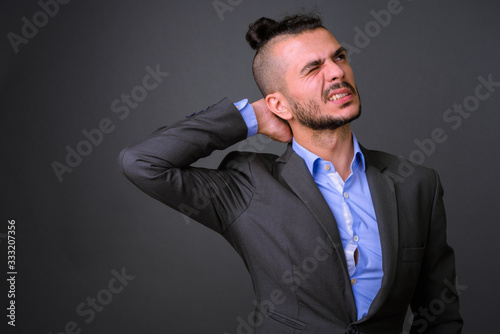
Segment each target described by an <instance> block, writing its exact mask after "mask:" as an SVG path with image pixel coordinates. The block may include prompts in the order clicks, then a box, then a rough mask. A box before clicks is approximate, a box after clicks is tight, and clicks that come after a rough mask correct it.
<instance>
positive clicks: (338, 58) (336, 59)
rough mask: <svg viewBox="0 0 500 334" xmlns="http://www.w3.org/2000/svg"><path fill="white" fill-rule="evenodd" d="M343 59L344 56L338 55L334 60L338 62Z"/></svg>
mask: <svg viewBox="0 0 500 334" xmlns="http://www.w3.org/2000/svg"><path fill="white" fill-rule="evenodd" d="M344 59H345V54H341V55H338V56H337V58H335V61H340V60H344Z"/></svg>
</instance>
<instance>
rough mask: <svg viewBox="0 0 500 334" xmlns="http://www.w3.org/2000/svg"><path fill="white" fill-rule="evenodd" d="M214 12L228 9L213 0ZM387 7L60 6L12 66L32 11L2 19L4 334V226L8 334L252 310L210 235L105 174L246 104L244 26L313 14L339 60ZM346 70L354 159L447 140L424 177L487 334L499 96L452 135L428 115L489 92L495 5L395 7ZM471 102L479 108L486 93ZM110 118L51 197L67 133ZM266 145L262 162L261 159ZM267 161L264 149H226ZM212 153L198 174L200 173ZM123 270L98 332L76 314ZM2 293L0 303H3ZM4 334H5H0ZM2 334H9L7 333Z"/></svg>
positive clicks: (175, 323)
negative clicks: (142, 146)
mask: <svg viewBox="0 0 500 334" xmlns="http://www.w3.org/2000/svg"><path fill="white" fill-rule="evenodd" d="M222 2H224V3H226V4H227V3H228V0H222ZM388 2H389V1H370V2H368V1H350V2H347V1H326V0H324V1H315V2H314V1H284V0H282V1H263V0H253V1H250V0H243V1H236V0H232V3H233V4H235V5H230V6H231V9H232V11H229V10H228V11H226V12H224V13H223V14H222V16H219V15H218V13H217V11H216V10H215V8H214V5H213V3H212V1H211V0H207V1H186V2H182V3H181V2H180V1H178V2H175V3H174V2H172V1H170V2H167V1H159V0H156V1H154V0H147V1H130V0H127V1H124V0H121V1H106V2H103V1H97V0H89V1H71V2H69V3H68V4H65V5H60V8H59V12H58V13H57V14H56V15H55V16H54V17H52V18H50V19H49V20H48V23H47V24H46V25H45V26H43V27H41V28H39V31H38V33H37V34H36V36H34V37H33V38H30V39H29V42H28V43H27V44H22V45H20V46H19V52H18V53H15V52H14V50H13V48H12V46H11V44H10V42H9V40H8V38H7V34H8V33H9V32H13V33H16V34H21V27H22V25H23V22H22V21H21V18H22V17H23V16H25V17H27V18H28V19H29V20H30V21H31V22H32V21H33V20H32V17H33V15H34V14H35V13H36V12H38V11H40V10H41V8H40V6H39V5H38V4H37V2H36V1H34V0H33V1H13V0H9V1H3V2H2V3H1V5H0V13H1V14H0V15H1V18H0V28H1V43H0V47H1V51H0V52H1V54H0V56H1V59H2V67H1V69H0V71H1V72H0V75H1V83H0V84H1V92H2V103H1V109H2V113H1V115H2V121H1V125H0V126H1V133H2V146H1V147H2V148H1V153H2V154H1V156H2V163H1V167H0V168H1V174H2V183H1V189H2V190H1V196H2V198H1V202H2V210H1V214H2V220H1V221H0V242H1V243H0V250H1V254H2V255H1V257H0V259H1V261H2V264H1V265H0V267H1V268H2V269H1V273H0V277H2V279H1V282H2V283H1V284H0V288H2V290H1V291H0V296H1V297H0V302H1V303H2V304H1V307H0V309H1V310H4V311H1V313H2V314H0V319H1V322H2V323H1V325H0V326H1V327H0V328H3V327H4V326H5V325H6V317H5V315H4V314H3V312H6V311H5V308H6V303H7V298H6V285H5V275H6V274H5V273H6V271H7V270H6V266H5V262H6V253H7V250H6V239H5V233H6V231H7V220H8V219H15V220H16V226H17V235H16V237H17V271H18V277H17V294H16V303H17V326H16V330H17V332H18V333H33V332H35V330H36V332H37V333H49V332H52V333H54V334H55V333H59V332H63V331H64V327H65V325H66V323H68V322H69V321H74V322H75V323H77V324H78V326H79V328H80V329H81V331H82V333H148V332H151V333H221V334H222V333H225V332H227V333H231V334H232V333H236V332H237V326H238V322H237V318H238V317H240V316H241V317H242V318H245V319H246V318H247V316H248V314H249V313H250V312H251V310H252V301H253V298H254V297H253V294H252V286H251V282H250V279H249V277H248V274H247V273H246V270H245V268H244V265H243V263H242V261H240V259H239V258H238V257H237V255H236V253H235V252H234V251H233V250H232V248H231V247H230V246H229V245H228V244H227V243H226V242H225V241H224V240H223V238H222V237H220V236H219V235H217V234H215V233H213V232H211V231H209V230H208V229H206V228H205V227H203V226H200V225H197V224H196V223H194V222H189V221H188V220H186V219H184V218H183V216H181V215H180V214H179V213H177V212H175V211H173V210H171V209H169V208H167V207H165V206H163V205H162V204H160V203H159V202H156V201H155V200H153V199H151V198H149V197H147V196H146V195H145V194H143V193H141V192H140V191H139V190H138V189H136V188H135V187H134V186H133V185H132V184H131V183H129V182H128V181H127V180H126V179H125V178H124V177H123V176H122V175H121V174H120V172H119V169H118V165H117V157H118V154H119V152H120V151H121V149H122V148H124V147H125V146H128V145H130V144H132V143H134V142H136V141H138V140H140V139H141V138H143V137H144V136H146V135H147V134H149V133H150V132H151V131H153V130H154V129H156V128H158V127H160V126H162V125H166V124H169V123H172V122H174V121H177V120H179V119H181V118H183V117H184V115H187V114H190V113H192V112H194V111H197V110H200V109H202V108H204V107H206V106H207V105H209V104H212V103H215V102H217V101H219V100H220V99H221V98H223V97H224V96H227V97H229V98H231V99H233V101H237V100H239V99H242V98H245V97H246V98H249V99H250V100H255V99H258V98H260V96H259V93H258V90H257V87H256V85H255V84H254V82H253V79H252V75H251V66H250V65H251V60H252V58H253V51H252V50H251V49H250V48H249V47H248V45H247V44H246V42H245V40H244V34H245V32H246V29H247V26H248V24H249V23H250V22H252V21H254V20H255V19H257V18H259V17H261V16H270V17H274V18H276V17H281V16H283V15H286V14H290V13H294V12H296V11H297V10H300V9H301V8H302V7H305V8H306V9H310V8H315V7H316V8H317V9H318V11H319V13H320V14H321V16H322V17H323V19H324V22H325V25H326V26H327V28H329V29H330V30H331V31H332V32H333V34H334V35H335V36H336V38H337V39H338V40H339V41H340V42H345V43H348V44H351V45H354V39H355V35H356V32H355V30H354V28H355V27H359V28H360V29H362V30H364V29H365V25H366V24H367V23H369V22H370V21H373V20H374V18H373V16H372V15H371V14H370V11H372V10H374V11H376V12H378V11H380V10H382V9H386V8H387V4H388ZM401 6H402V8H403V10H402V11H401V12H400V13H399V14H397V15H393V16H392V18H391V22H390V23H389V24H388V25H387V26H386V27H383V28H381V30H380V31H379V32H378V33H377V34H376V35H375V36H374V37H372V38H371V39H370V42H369V43H368V45H366V46H365V47H363V48H361V50H360V53H359V54H353V55H352V57H351V64H352V67H353V69H354V73H355V78H356V83H357V85H358V88H359V90H360V93H361V96H362V100H363V115H362V117H361V118H360V119H359V120H357V121H356V122H355V123H354V124H353V128H354V131H355V133H356V135H357V137H358V139H359V140H360V142H362V143H363V144H364V145H365V146H367V147H369V148H373V149H381V150H385V151H388V152H391V153H394V154H397V155H402V156H404V157H406V158H408V157H409V156H410V154H412V152H414V151H415V150H416V149H418V147H417V146H416V144H415V142H414V141H415V140H416V139H417V140H423V139H425V138H429V137H430V134H431V132H432V131H433V129H435V128H442V129H443V130H444V132H445V133H446V135H447V140H446V142H444V143H441V144H437V145H436V149H435V152H433V153H432V154H430V155H429V156H425V161H424V164H425V165H427V166H430V167H433V168H436V169H437V170H438V172H439V173H440V175H441V178H442V182H443V185H444V188H445V203H446V205H447V213H448V222H449V227H448V236H449V242H450V244H452V245H453V246H454V248H455V251H456V256H457V271H458V282H459V284H460V285H466V286H467V289H466V290H465V291H463V292H462V296H461V310H462V315H463V317H464V320H465V323H466V325H465V332H466V333H480V332H484V331H487V330H491V329H492V328H494V327H493V323H496V317H497V311H498V306H497V303H498V300H499V297H500V296H499V292H498V289H499V288H498V283H497V282H498V277H499V269H498V260H497V256H495V255H498V251H499V248H498V246H497V239H498V232H499V227H498V225H497V223H498V214H497V211H498V210H497V207H498V204H497V202H498V197H499V196H498V192H497V189H498V186H499V176H498V174H497V168H498V167H497V166H498V153H497V152H498V149H497V145H498V143H499V135H498V131H497V127H498V126H499V125H500V122H499V121H500V117H499V111H500V110H499V109H500V108H499V102H500V87H499V88H497V89H496V91H495V92H493V93H491V96H490V97H489V98H488V99H486V100H484V101H481V102H480V105H479V106H478V108H477V109H476V110H475V111H473V112H472V113H471V115H470V117H469V118H467V119H463V122H462V123H461V125H460V127H458V128H457V129H456V130H453V129H452V128H451V127H450V125H451V124H450V123H446V122H445V121H444V120H443V114H444V113H445V111H446V110H447V109H448V108H451V107H453V104H455V103H456V104H461V103H463V102H464V100H465V99H466V98H467V97H468V96H470V95H473V94H474V91H475V88H476V86H477V85H478V84H479V81H478V77H479V76H483V77H485V78H487V77H488V75H492V78H493V81H496V82H498V81H500V71H499V70H500V65H499V61H498V60H499V55H500V52H499V51H500V47H499V43H498V33H499V32H500V20H499V19H498V13H499V9H500V5H499V4H498V2H495V1H493V0H491V1H487V0H476V1H451V0H448V1H417V0H414V1H410V0H401ZM157 64H159V65H160V68H161V70H162V71H166V72H169V73H170V75H169V76H168V77H167V78H165V79H164V81H163V82H162V83H161V84H160V85H159V86H158V88H156V89H155V90H152V91H150V92H149V93H148V96H147V98H146V99H145V100H144V101H142V102H140V104H139V106H138V107H137V108H136V109H132V110H131V112H130V114H129V115H128V117H127V118H126V119H124V120H120V119H119V118H118V117H117V116H118V115H117V114H115V113H113V112H112V111H111V107H110V106H111V103H112V102H113V101H114V100H115V99H117V98H120V96H121V94H130V92H131V90H132V89H133V88H134V87H136V86H137V85H140V84H141V83H142V79H143V77H144V76H145V75H146V74H147V72H146V70H145V68H146V66H151V67H155V66H156V65H157ZM484 92H485V91H484ZM103 118H109V119H110V120H111V121H112V122H113V124H114V126H115V129H114V131H113V132H112V133H110V134H106V135H105V136H104V138H103V141H102V143H101V144H100V145H99V146H97V147H94V149H93V151H92V153H91V154H90V155H88V156H87V157H84V158H83V161H82V163H81V164H80V165H79V166H77V167H76V168H74V170H73V172H72V173H66V174H64V175H63V178H64V179H63V182H59V181H58V179H57V177H56V175H55V173H54V171H53V169H52V167H51V163H52V162H53V161H59V162H61V163H64V159H65V156H66V150H65V147H66V145H69V146H71V147H73V148H75V146H76V145H77V143H78V142H79V141H81V140H83V139H85V137H84V136H83V134H82V130H91V129H94V128H96V127H97V126H98V124H99V122H100V120H101V119H103ZM262 142H264V144H262ZM242 147H243V148H245V149H253V150H256V151H266V152H275V153H280V152H281V151H282V150H283V148H284V146H283V145H282V144H276V143H268V142H266V141H265V140H262V139H261V140H260V141H257V142H254V143H253V144H251V143H250V144H244V145H243V146H242V144H239V145H236V147H232V148H231V149H238V148H242ZM225 153H226V152H217V153H215V154H214V155H213V156H211V157H210V158H208V159H206V160H205V161H202V162H200V164H202V165H204V166H212V167H215V166H216V165H217V164H218V162H219V161H220V159H221V158H222V157H223V156H224V154H225ZM123 267H124V268H125V270H126V273H127V274H128V275H133V276H135V279H134V280H132V281H130V282H129V284H128V286H126V287H125V288H124V289H123V291H121V292H120V293H118V294H115V295H113V299H112V300H111V302H110V303H109V304H108V305H106V306H105V307H104V309H103V310H102V311H101V312H97V313H96V315H95V319H93V321H91V322H90V323H86V322H85V319H86V317H82V316H80V315H78V314H77V313H76V311H75V309H76V307H77V305H79V304H80V303H82V302H85V301H86V299H87V297H96V295H97V294H98V293H99V291H100V290H101V289H105V288H106V287H107V286H108V282H109V281H110V280H111V278H112V277H113V275H112V273H111V270H113V269H115V270H117V271H120V270H121V268H123ZM2 284H3V285H2ZM10 331H12V328H9V332H10ZM2 332H4V331H3V330H2ZM12 332H14V331H12Z"/></svg>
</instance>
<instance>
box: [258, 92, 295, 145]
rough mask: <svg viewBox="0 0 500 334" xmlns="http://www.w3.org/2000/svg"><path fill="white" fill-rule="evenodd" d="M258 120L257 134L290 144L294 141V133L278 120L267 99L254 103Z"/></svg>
mask: <svg viewBox="0 0 500 334" xmlns="http://www.w3.org/2000/svg"><path fill="white" fill-rule="evenodd" d="M252 107H253V110H254V111H255V117H256V118H257V124H258V130H257V133H261V134H263V135H266V136H268V137H269V138H271V139H272V140H276V141H280V142H282V143H288V142H291V141H292V131H291V130H290V127H289V126H288V124H286V123H285V122H283V121H282V120H281V119H279V118H278V116H276V115H275V114H274V113H273V112H272V111H271V110H269V108H268V107H267V103H266V100H265V99H260V100H258V101H255V102H254V103H252Z"/></svg>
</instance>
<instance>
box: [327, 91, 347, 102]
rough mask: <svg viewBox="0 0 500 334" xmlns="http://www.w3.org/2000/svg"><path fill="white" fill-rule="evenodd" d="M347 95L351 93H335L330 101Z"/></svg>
mask: <svg viewBox="0 0 500 334" xmlns="http://www.w3.org/2000/svg"><path fill="white" fill-rule="evenodd" d="M347 95H349V93H341V94H334V95H332V96H330V98H329V99H328V100H329V101H337V100H340V99H341V98H344V97H346V96H347Z"/></svg>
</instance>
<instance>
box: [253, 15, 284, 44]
mask: <svg viewBox="0 0 500 334" xmlns="http://www.w3.org/2000/svg"><path fill="white" fill-rule="evenodd" d="M277 25H278V22H276V21H275V20H273V19H269V18H267V17H261V18H260V19H258V20H257V21H255V22H254V23H252V24H250V25H249V26H248V32H247V34H246V40H247V42H248V44H250V47H251V48H252V49H254V50H259V49H260V48H261V47H262V46H263V45H264V44H266V43H267V42H268V41H269V40H270V39H271V38H273V37H274V35H275V32H274V29H275V28H276V26H277Z"/></svg>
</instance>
